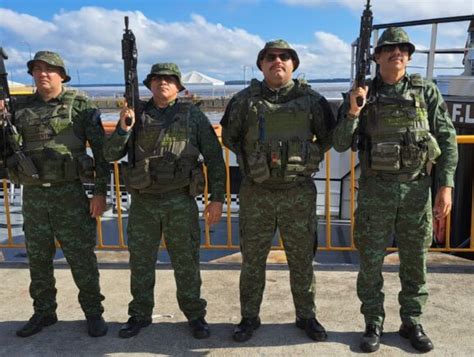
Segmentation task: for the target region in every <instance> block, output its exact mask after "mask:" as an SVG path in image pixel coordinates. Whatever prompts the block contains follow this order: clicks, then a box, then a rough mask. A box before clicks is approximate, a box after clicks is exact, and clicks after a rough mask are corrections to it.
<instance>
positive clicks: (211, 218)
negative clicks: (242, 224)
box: [202, 202, 222, 225]
mask: <svg viewBox="0 0 474 357" xmlns="http://www.w3.org/2000/svg"><path fill="white" fill-rule="evenodd" d="M202 215H203V217H204V219H205V220H206V221H207V223H209V225H213V224H216V223H218V222H219V221H220V219H221V216H222V202H211V203H209V204H208V205H207V207H206V208H205V209H204V212H203V214H202Z"/></svg>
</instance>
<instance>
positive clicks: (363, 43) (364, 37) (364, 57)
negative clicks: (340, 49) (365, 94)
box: [355, 0, 373, 107]
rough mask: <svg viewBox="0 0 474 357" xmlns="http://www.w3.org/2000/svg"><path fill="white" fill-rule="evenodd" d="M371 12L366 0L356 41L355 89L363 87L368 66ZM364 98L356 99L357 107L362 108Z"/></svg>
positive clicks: (368, 2)
mask: <svg viewBox="0 0 474 357" xmlns="http://www.w3.org/2000/svg"><path fill="white" fill-rule="evenodd" d="M372 20H373V16H372V10H370V0H367V5H366V6H365V9H364V11H363V12H362V16H361V18H360V32H359V38H358V41H357V51H356V75H355V83H356V87H364V86H365V77H366V75H367V72H368V70H369V66H370V35H371V33H372ZM363 104H364V98H362V97H357V105H358V106H359V107H362V105H363Z"/></svg>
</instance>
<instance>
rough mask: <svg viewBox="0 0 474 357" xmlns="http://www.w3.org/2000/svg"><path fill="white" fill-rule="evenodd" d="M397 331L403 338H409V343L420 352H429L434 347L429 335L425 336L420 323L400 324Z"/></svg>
mask: <svg viewBox="0 0 474 357" xmlns="http://www.w3.org/2000/svg"><path fill="white" fill-rule="evenodd" d="M398 333H399V334H400V336H402V337H404V338H409V339H410V343H411V345H412V346H413V348H414V349H415V350H418V351H420V352H429V351H431V350H432V349H433V348H434V346H433V342H431V340H430V339H429V337H428V336H426V334H425V331H423V326H421V325H420V324H418V325H406V324H402V326H400V330H399V331H398Z"/></svg>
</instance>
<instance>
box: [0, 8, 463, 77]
mask: <svg viewBox="0 0 474 357" xmlns="http://www.w3.org/2000/svg"><path fill="white" fill-rule="evenodd" d="M337 1H338V2H339V3H340V4H341V5H344V6H347V7H351V8H352V7H354V9H355V7H357V8H358V9H357V12H360V4H361V3H362V1H361V0H357V1H356V0H354V2H356V5H351V4H352V2H351V1H345V0H337ZM433 1H437V0H433ZM287 2H289V0H287ZM296 2H297V0H293V3H296ZM306 2H307V3H308V2H310V1H309V0H307V1H306ZM316 2H317V3H318V4H323V2H322V1H312V3H313V4H315V3H316ZM392 2H393V3H398V4H401V3H403V2H404V1H403V0H392ZM419 2H421V3H423V1H419ZM452 2H453V3H457V2H458V1H457V0H452ZM298 3H299V4H301V3H302V2H301V0H300V1H299V2H298ZM326 3H327V2H326ZM375 3H376V4H378V3H383V4H385V5H384V6H385V8H387V6H388V5H387V1H385V0H383V1H382V0H376V1H375ZM421 7H422V8H423V7H424V5H422V6H421ZM416 11H419V10H416ZM124 16H128V17H129V18H130V28H131V29H132V30H133V32H134V34H135V36H136V38H137V48H138V62H139V68H138V69H139V78H140V80H141V79H143V78H144V77H145V76H146V74H147V73H148V71H149V69H150V67H151V65H152V64H153V63H156V62H176V63H178V64H179V65H180V67H181V70H182V72H187V71H190V70H199V71H202V72H204V73H207V74H209V75H211V76H213V77H216V78H219V79H224V80H225V79H240V78H242V76H243V69H244V68H248V66H253V68H252V70H253V71H252V72H254V74H255V75H256V76H260V72H259V71H258V70H257V68H256V66H255V59H256V56H257V53H258V51H259V50H260V49H261V48H262V47H263V45H264V43H265V41H264V39H262V38H261V37H260V36H259V35H258V34H253V33H249V32H248V31H246V30H245V29H243V28H229V27H226V26H225V25H223V24H221V23H212V22H209V21H208V20H207V19H206V18H204V17H203V16H201V15H199V14H192V15H191V16H190V19H189V20H188V21H180V22H165V21H161V20H156V21H155V20H153V19H150V18H147V17H146V16H145V15H144V14H143V13H142V12H140V11H119V10H111V9H104V8H100V7H83V8H80V9H78V10H75V11H64V10H63V11H61V12H59V13H57V14H55V15H54V16H53V17H52V19H51V21H49V22H48V21H43V20H40V19H38V18H36V17H34V16H31V15H28V14H20V13H17V12H14V11H12V10H6V9H0V17H1V18H2V22H1V23H0V30H1V31H2V37H4V38H5V41H4V43H2V46H5V48H6V50H7V52H8V53H9V55H10V59H9V60H8V62H7V69H8V70H9V73H10V74H11V75H12V76H13V75H14V76H15V78H16V80H18V81H29V79H30V78H29V76H28V75H27V74H26V66H25V63H26V61H27V60H28V59H29V50H30V49H31V51H32V52H33V53H34V52H36V51H38V50H44V49H50V50H53V51H58V52H59V53H61V54H62V55H63V57H64V58H65V61H66V65H67V67H68V69H69V72H70V75H71V76H72V77H73V82H77V76H78V75H80V78H81V81H82V83H110V82H116V83H117V82H122V78H123V64H122V58H121V47H120V44H121V38H122V34H123V28H124V21H123V18H124ZM440 26H441V25H440ZM444 26H446V28H445V29H443V35H446V36H448V37H446V36H444V37H445V39H440V40H439V43H440V44H441V45H444V44H446V46H448V47H449V45H451V43H452V41H451V39H452V38H454V37H456V38H458V39H462V41H461V42H462V45H463V44H464V41H465V38H466V33H465V30H464V29H460V28H459V26H458V27H455V26H454V27H449V26H448V25H444ZM423 31H425V32H429V30H428V29H425V30H422V32H423ZM4 34H5V35H4ZM422 35H425V37H426V33H425V34H420V33H419V32H415V33H414V36H413V41H414V42H415V43H416V44H417V46H418V43H420V45H419V47H420V48H421V46H423V42H422V41H421V37H422ZM355 36H356V34H354V37H355ZM410 36H411V33H410ZM352 40H353V39H351V41H352ZM292 46H294V48H295V49H296V50H297V51H298V54H299V56H300V59H301V65H300V68H299V69H298V73H304V74H305V76H306V78H308V79H311V78H330V77H349V74H350V43H348V42H346V41H345V40H343V39H341V38H340V37H338V36H337V35H336V34H334V33H328V32H321V31H317V32H315V33H314V37H313V39H312V40H311V41H309V43H292ZM446 46H445V47H446ZM425 47H426V45H425ZM420 56H422V55H420ZM449 61H454V63H455V64H458V62H459V60H458V59H457V58H456V57H455V56H454V57H449V56H446V57H444V58H443V62H442V63H445V62H446V63H447V62H449ZM244 66H245V67H244ZM247 73H248V72H247ZM22 75H23V77H22ZM12 79H13V78H12Z"/></svg>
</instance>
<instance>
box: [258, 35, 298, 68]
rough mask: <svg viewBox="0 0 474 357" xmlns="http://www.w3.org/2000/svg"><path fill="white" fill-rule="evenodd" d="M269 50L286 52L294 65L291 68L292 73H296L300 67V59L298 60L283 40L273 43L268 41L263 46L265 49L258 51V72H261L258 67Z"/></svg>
mask: <svg viewBox="0 0 474 357" xmlns="http://www.w3.org/2000/svg"><path fill="white" fill-rule="evenodd" d="M269 49H277V50H285V51H288V52H289V53H290V55H291V58H292V59H293V63H294V64H295V67H294V68H293V72H294V71H296V69H297V68H298V66H299V65H300V59H299V58H298V54H297V53H296V51H295V50H294V49H293V48H291V46H290V45H289V44H288V42H286V41H285V40H274V41H269V42H267V43H266V44H265V47H264V48H262V49H261V50H260V52H259V53H258V56H257V67H258V69H259V70H262V68H261V67H260V61H261V60H262V59H263V57H264V56H265V53H266V52H267V50H269Z"/></svg>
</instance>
